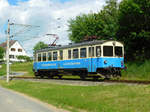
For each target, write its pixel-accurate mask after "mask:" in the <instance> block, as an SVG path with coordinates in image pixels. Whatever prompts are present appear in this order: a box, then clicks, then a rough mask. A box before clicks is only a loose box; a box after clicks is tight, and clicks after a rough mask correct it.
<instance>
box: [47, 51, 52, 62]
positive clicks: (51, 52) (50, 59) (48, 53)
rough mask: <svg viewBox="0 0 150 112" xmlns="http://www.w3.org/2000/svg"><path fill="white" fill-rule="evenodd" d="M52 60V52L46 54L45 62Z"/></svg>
mask: <svg viewBox="0 0 150 112" xmlns="http://www.w3.org/2000/svg"><path fill="white" fill-rule="evenodd" d="M49 54H50V59H49ZM52 60H53V55H52V52H48V53H47V61H52Z"/></svg>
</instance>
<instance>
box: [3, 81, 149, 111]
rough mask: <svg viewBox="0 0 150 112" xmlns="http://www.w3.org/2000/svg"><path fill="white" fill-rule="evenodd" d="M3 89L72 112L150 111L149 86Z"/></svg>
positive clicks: (18, 84)
mask: <svg viewBox="0 0 150 112" xmlns="http://www.w3.org/2000/svg"><path fill="white" fill-rule="evenodd" d="M0 84H1V85H2V86H3V87H6V88H9V89H13V90H15V91H18V92H21V93H24V94H27V95H29V96H32V97H35V98H37V99H40V100H41V101H44V102H47V103H49V104H53V105H55V106H57V107H59V108H64V109H68V110H70V111H72V112H82V111H83V112H84V111H85V112H149V110H150V102H149V99H150V94H149V93H150V86H148V85H125V84H121V85H99V86H68V85H57V84H50V83H40V82H27V81H11V82H10V83H9V84H7V83H5V82H4V81H1V80H0Z"/></svg>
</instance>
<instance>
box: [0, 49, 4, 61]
mask: <svg viewBox="0 0 150 112" xmlns="http://www.w3.org/2000/svg"><path fill="white" fill-rule="evenodd" d="M4 52H5V50H4V48H2V47H0V59H3V57H4Z"/></svg>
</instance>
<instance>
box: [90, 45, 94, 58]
mask: <svg viewBox="0 0 150 112" xmlns="http://www.w3.org/2000/svg"><path fill="white" fill-rule="evenodd" d="M93 56H94V47H89V57H93Z"/></svg>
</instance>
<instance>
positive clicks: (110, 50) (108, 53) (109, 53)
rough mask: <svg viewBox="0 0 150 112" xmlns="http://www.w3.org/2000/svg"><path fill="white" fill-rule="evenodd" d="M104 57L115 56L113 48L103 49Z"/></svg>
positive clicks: (105, 47)
mask: <svg viewBox="0 0 150 112" xmlns="http://www.w3.org/2000/svg"><path fill="white" fill-rule="evenodd" d="M103 52H104V56H113V46H104V47H103Z"/></svg>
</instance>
